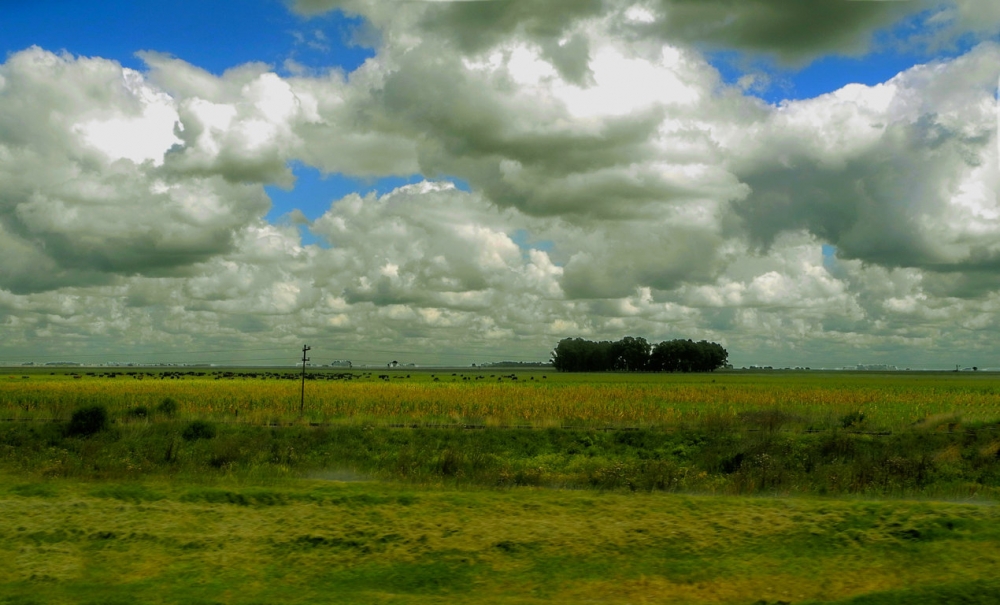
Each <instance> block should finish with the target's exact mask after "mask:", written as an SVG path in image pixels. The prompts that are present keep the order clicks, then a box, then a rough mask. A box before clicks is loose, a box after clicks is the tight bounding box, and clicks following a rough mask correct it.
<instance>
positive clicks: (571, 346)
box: [552, 336, 729, 372]
mask: <svg viewBox="0 0 1000 605" xmlns="http://www.w3.org/2000/svg"><path fill="white" fill-rule="evenodd" d="M728 361H729V353H728V352H727V351H726V350H725V349H724V348H722V346H721V345H719V344H717V343H714V342H707V341H704V340H702V341H700V342H693V341H691V340H680V339H678V340H668V341H664V342H661V343H659V344H658V345H656V346H655V347H654V346H650V344H649V343H648V342H646V339H644V338H638V337H634V336H626V337H624V338H622V339H621V340H619V341H616V342H609V341H600V342H593V341H589V340H584V339H582V338H565V339H563V340H561V341H559V344H557V345H556V348H555V350H554V351H552V365H553V367H554V368H555V369H557V370H559V371H561V372H607V371H612V370H614V371H619V372H642V371H653V372H711V371H714V370H717V369H719V368H722V367H725V365H726V363H727V362H728Z"/></svg>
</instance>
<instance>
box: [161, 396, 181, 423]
mask: <svg viewBox="0 0 1000 605" xmlns="http://www.w3.org/2000/svg"><path fill="white" fill-rule="evenodd" d="M156 411H157V412H159V413H161V414H163V415H165V416H170V417H171V418H172V417H173V416H174V414H176V413H177V402H176V401H174V400H173V399H172V398H171V397H167V398H166V399H164V400H163V401H162V402H160V405H158V406H156Z"/></svg>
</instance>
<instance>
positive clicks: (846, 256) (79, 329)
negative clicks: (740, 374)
mask: <svg viewBox="0 0 1000 605" xmlns="http://www.w3.org/2000/svg"><path fill="white" fill-rule="evenodd" d="M0 45H2V51H3V55H2V57H0V61H2V63H0V364H19V363H22V362H26V361H34V362H36V363H44V362H46V361H59V360H71V361H79V362H88V363H101V362H107V361H115V362H128V361H133V362H176V363H247V364H286V363H287V364H294V363H295V361H296V359H298V358H299V356H300V355H301V348H302V346H303V345H304V344H308V345H310V346H311V347H312V350H311V352H310V355H311V359H312V361H313V363H329V362H331V361H333V360H340V359H348V360H351V361H353V362H354V363H358V364H364V363H370V364H384V363H388V362H389V361H392V360H396V361H399V362H401V363H411V362H412V363H418V364H422V365H468V364H471V363H484V362H495V361H501V360H519V361H545V360H547V359H548V358H549V354H550V352H551V350H552V349H553V348H554V346H555V344H556V343H557V342H558V341H559V340H561V339H563V338H568V337H582V338H587V339H591V340H605V339H612V340H616V339H619V338H621V337H623V336H626V335H632V336H641V337H644V338H646V339H647V340H648V341H650V342H652V343H656V342H660V341H662V340H668V339H674V338H691V339H693V340H702V339H705V340H709V341H713V342H718V343H721V344H722V345H723V346H725V347H726V348H727V350H728V351H729V353H730V360H731V362H732V363H733V364H734V365H736V366H737V367H740V366H748V365H751V364H753V365H772V366H775V367H786V366H810V367H817V368H818V367H828V368H834V367H843V366H849V365H855V364H892V365H897V366H899V367H901V368H902V367H913V368H954V367H955V366H956V365H959V366H961V367H968V366H974V365H975V366H978V367H981V368H991V367H992V368H1000V338H998V336H1000V313H998V311H1000V204H998V198H997V193H998V190H1000V139H998V136H997V131H998V125H1000V112H998V86H1000V4H998V3H994V2H987V1H985V0H902V1H889V0H870V1H864V0H812V1H811V2H802V1H801V0H742V1H741V2H732V1H731V0H699V1H698V2H692V1H690V0H462V1H447V0H424V1H420V0H290V1H288V2H283V1H280V0H241V1H240V2H235V1H228V0H207V1H206V0H201V1H199V2H194V1H192V0H181V1H175V2H170V3H165V2H147V1H143V0H129V1H125V0H113V1H108V2H100V3H98V2H70V1H68V0H37V1H35V2H26V1H19V0H10V1H0Z"/></svg>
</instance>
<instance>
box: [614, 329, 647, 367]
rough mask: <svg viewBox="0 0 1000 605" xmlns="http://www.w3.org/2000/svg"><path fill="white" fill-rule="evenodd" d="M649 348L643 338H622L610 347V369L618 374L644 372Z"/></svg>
mask: <svg viewBox="0 0 1000 605" xmlns="http://www.w3.org/2000/svg"><path fill="white" fill-rule="evenodd" d="M651 348H652V347H650V345H649V343H648V342H646V339H645V338H636V337H634V336H626V337H625V338H622V339H621V340H619V341H618V342H616V343H614V344H613V345H612V347H611V357H612V364H613V365H612V369H614V370H618V371H620V372H643V371H645V370H646V369H647V368H648V367H649V353H650V350H651Z"/></svg>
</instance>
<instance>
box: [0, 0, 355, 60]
mask: <svg viewBox="0 0 1000 605" xmlns="http://www.w3.org/2000/svg"><path fill="white" fill-rule="evenodd" d="M0 19H2V23H3V25H2V26H0V32H2V36H0V39H2V40H3V41H2V42H0V43H2V44H3V50H4V51H5V52H11V51H17V50H22V49H24V48H27V47H29V46H31V45H38V46H41V47H43V48H45V49H47V50H52V51H58V50H67V51H69V52H71V53H73V54H75V55H84V56H98V57H105V58H108V59H115V60H117V61H119V62H120V63H121V64H122V65H125V66H126V67H131V68H134V69H141V68H142V67H143V64H142V61H141V60H139V59H138V58H137V57H136V56H135V53H136V52H138V51H141V50H154V51H159V52H164V53H169V54H171V55H174V56H175V57H178V58H180V59H183V60H185V61H187V62H189V63H192V64H194V65H197V66H199V67H202V68H203V69H207V70H208V71H211V72H212V73H215V74H220V73H222V72H223V71H225V70H226V69H229V68H230V67H234V66H236V65H240V64H242V63H247V62H250V61H260V62H264V63H269V64H271V65H274V66H275V67H276V68H277V69H279V70H280V69H283V64H284V62H285V60H286V59H292V60H294V61H296V62H297V63H299V64H301V65H304V66H306V67H310V68H316V69H326V68H329V67H339V68H341V69H344V70H346V71H353V70H354V69H355V68H357V66H358V65H360V64H361V63H363V62H364V60H365V59H367V58H368V57H370V56H372V55H373V54H374V51H373V50H372V49H370V48H364V47H362V46H359V45H356V44H353V40H354V32H355V30H356V29H357V27H358V26H359V25H360V24H361V21H360V20H359V19H351V18H348V17H346V16H344V15H343V14H342V13H340V12H331V13H328V14H326V15H322V16H318V17H314V18H311V19H305V18H303V17H300V16H297V15H295V14H293V13H292V12H291V11H289V10H288V8H287V7H286V5H285V4H284V3H282V2H279V1H277V0H240V1H238V2H233V1H219V0H202V1H199V0H172V1H171V2H149V1H131V0H107V1H102V2H75V1H73V0H40V1H38V2H30V1H20V0H15V1H5V2H2V3H0ZM317 32H320V33H321V35H320V36H317Z"/></svg>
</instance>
